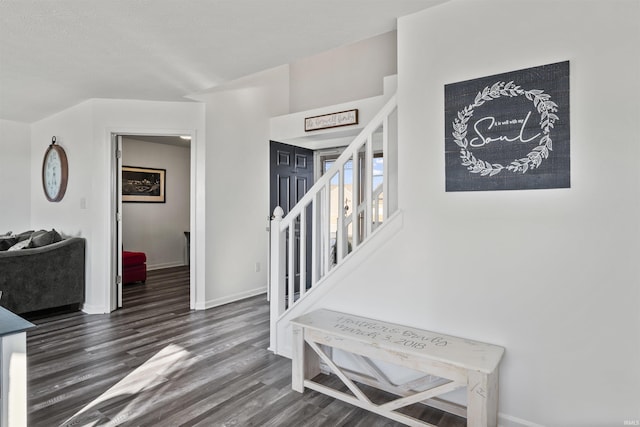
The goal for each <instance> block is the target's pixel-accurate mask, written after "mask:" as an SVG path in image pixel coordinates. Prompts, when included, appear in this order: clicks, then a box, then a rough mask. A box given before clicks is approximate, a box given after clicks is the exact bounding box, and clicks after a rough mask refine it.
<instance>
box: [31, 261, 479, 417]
mask: <svg viewBox="0 0 640 427" xmlns="http://www.w3.org/2000/svg"><path fill="white" fill-rule="evenodd" d="M31 320H32V321H33V322H34V323H35V324H37V326H38V327H37V328H35V329H34V330H32V331H30V332H29V333H28V334H27V354H28V359H27V360H28V387H29V389H28V396H29V402H28V404H29V414H28V417H29V418H28V419H29V426H31V427H37V426H46V427H51V426H88V425H91V426H106V425H123V426H196V425H199V426H296V427H301V426H367V427H375V426H396V425H399V424H397V423H394V422H392V421H390V420H388V419H386V418H382V417H379V416H377V415H373V414H371V413H369V412H366V411H364V410H361V409H358V408H355V407H353V406H351V405H348V404H346V403H343V402H340V401H337V400H334V399H332V398H329V397H327V396H324V395H321V394H319V393H316V392H314V391H310V390H307V391H305V393H304V394H299V393H296V392H293V391H292V390H291V372H290V370H291V362H290V360H289V359H286V358H282V357H279V356H275V355H273V354H272V353H271V352H269V351H268V350H267V347H268V341H269V306H268V303H267V301H266V298H265V297H263V296H259V297H254V298H250V299H246V300H243V301H240V302H235V303H232V304H228V305H225V306H222V307H218V308H214V309H209V310H204V311H191V310H189V272H188V269H187V268H183V267H180V268H173V269H166V270H157V271H151V272H149V278H148V280H147V283H146V284H145V285H142V284H136V285H128V286H125V290H124V308H123V309H121V310H118V311H116V312H114V313H111V314H109V315H87V314H83V313H79V312H76V313H71V314H59V315H53V316H49V317H45V318H40V319H37V318H32V319H31ZM325 378H326V379H325V381H326V382H327V383H331V384H335V385H336V386H338V384H337V382H339V380H336V377H335V376H330V377H325ZM377 398H384V395H383V394H380V395H379V396H377ZM410 410H411V411H412V413H413V414H414V415H415V414H416V413H419V415H420V416H421V418H422V419H424V420H425V421H427V422H430V423H432V424H436V425H439V426H456V427H457V426H464V425H466V423H465V420H464V419H463V418H459V417H456V416H453V415H449V414H446V413H443V412H440V411H436V410H433V409H429V408H426V407H424V406H421V405H420V406H415V407H414V408H411V409H410Z"/></svg>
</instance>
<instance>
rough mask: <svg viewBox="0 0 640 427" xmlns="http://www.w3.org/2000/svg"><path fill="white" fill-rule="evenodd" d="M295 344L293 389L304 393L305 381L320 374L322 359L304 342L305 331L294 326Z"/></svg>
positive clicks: (292, 372) (292, 355)
mask: <svg viewBox="0 0 640 427" xmlns="http://www.w3.org/2000/svg"><path fill="white" fill-rule="evenodd" d="M292 329H293V342H292V346H293V348H292V349H291V353H292V354H291V388H292V389H293V390H294V391H297V392H298V393H302V392H304V380H306V379H311V378H313V377H315V376H316V375H318V374H319V373H320V357H319V356H318V355H317V354H316V352H315V351H313V350H312V349H311V348H310V347H309V346H308V345H307V344H306V343H305V342H304V329H303V328H301V327H300V326H297V325H292Z"/></svg>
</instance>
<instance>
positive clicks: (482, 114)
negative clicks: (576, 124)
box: [444, 61, 571, 191]
mask: <svg viewBox="0 0 640 427" xmlns="http://www.w3.org/2000/svg"><path fill="white" fill-rule="evenodd" d="M444 94H445V96H444V99H445V101H444V102H445V105H444V109H445V175H446V191H490V190H523V189H542V188H569V187H570V186H571V185H570V184H571V173H570V172H571V170H570V150H569V148H570V147H569V141H570V133H569V128H570V126H569V61H564V62H558V63H555V64H549V65H543V66H539V67H533V68H527V69H524V70H518V71H512V72H508V73H502V74H496V75H494V76H488V77H482V78H478V79H473V80H467V81H464V82H459V83H451V84H447V85H445V88H444Z"/></svg>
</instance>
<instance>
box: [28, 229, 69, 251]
mask: <svg viewBox="0 0 640 427" xmlns="http://www.w3.org/2000/svg"><path fill="white" fill-rule="evenodd" d="M61 240H62V236H60V233H58V232H57V231H56V230H55V229H52V230H51V231H46V230H40V231H36V232H35V233H33V234H32V235H31V239H30V241H29V245H28V246H27V247H29V248H41V247H43V246H47V245H50V244H52V243H56V242H59V241H61Z"/></svg>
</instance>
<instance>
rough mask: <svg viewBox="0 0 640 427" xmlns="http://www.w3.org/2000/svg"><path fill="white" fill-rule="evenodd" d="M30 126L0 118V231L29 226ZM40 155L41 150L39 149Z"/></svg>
mask: <svg viewBox="0 0 640 427" xmlns="http://www.w3.org/2000/svg"><path fill="white" fill-rule="evenodd" d="M30 136H31V130H30V129H29V125H28V124H26V123H20V122H14V121H10V120H0V152H2V157H0V206H1V207H0V234H4V233H6V232H8V231H12V232H14V233H20V232H21V231H26V230H28V229H29V227H30V225H31V224H30V218H29V216H30V215H31V214H30V212H31V199H30V196H29V194H30V185H31V180H32V179H33V180H37V181H38V182H41V181H40V175H37V176H36V175H32V174H31V137H30ZM42 155H44V151H43V152H42Z"/></svg>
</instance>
